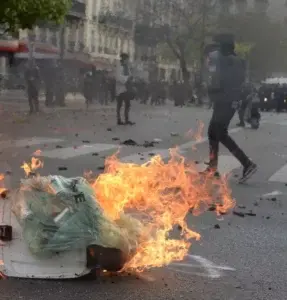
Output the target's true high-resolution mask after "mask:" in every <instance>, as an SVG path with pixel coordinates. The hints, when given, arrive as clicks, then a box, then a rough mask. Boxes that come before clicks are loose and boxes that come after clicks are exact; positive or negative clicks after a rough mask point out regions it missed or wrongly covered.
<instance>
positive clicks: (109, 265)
mask: <svg viewBox="0 0 287 300" xmlns="http://www.w3.org/2000/svg"><path fill="white" fill-rule="evenodd" d="M126 262H127V257H126V255H125V254H124V253H123V252H122V251H121V250H119V249H116V248H105V247H102V246H99V245H90V246H88V247H87V268H89V269H98V268H101V269H102V270H107V271H109V272H118V271H120V270H122V268H123V267H124V265H125V263H126Z"/></svg>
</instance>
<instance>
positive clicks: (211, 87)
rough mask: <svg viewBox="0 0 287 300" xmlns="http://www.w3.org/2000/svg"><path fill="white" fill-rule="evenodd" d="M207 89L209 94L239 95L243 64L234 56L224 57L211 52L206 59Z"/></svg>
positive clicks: (218, 53) (242, 81)
mask: <svg viewBox="0 0 287 300" xmlns="http://www.w3.org/2000/svg"><path fill="white" fill-rule="evenodd" d="M207 73H208V76H207V78H208V80H207V87H208V91H209V93H215V92H222V93H226V94H230V93H232V94H233V93H234V92H236V93H238V94H239V93H240V91H241V87H242V84H243V83H244V79H245V66H244V62H243V61H242V60H241V59H240V58H239V57H237V56H235V55H228V56H224V55H222V54H221V53H220V52H219V51H213V52H211V53H210V54H209V56H208V59H207Z"/></svg>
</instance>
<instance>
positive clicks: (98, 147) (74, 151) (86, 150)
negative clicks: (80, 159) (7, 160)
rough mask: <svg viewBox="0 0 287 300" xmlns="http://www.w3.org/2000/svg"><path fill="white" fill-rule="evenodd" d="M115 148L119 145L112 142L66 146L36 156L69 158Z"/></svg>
mask: <svg viewBox="0 0 287 300" xmlns="http://www.w3.org/2000/svg"><path fill="white" fill-rule="evenodd" d="M117 148H119V145H113V144H91V145H81V146H78V147H67V148H61V149H53V150H46V151H42V152H41V153H39V155H38V156H41V157H47V158H56V159H70V158H74V157H77V156H81V155H87V154H90V153H94V152H97V153H99V152H103V151H108V150H112V149H117Z"/></svg>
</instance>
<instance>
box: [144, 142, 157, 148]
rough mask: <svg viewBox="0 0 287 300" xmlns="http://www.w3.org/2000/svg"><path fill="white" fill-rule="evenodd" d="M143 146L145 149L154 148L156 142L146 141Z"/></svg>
mask: <svg viewBox="0 0 287 300" xmlns="http://www.w3.org/2000/svg"><path fill="white" fill-rule="evenodd" d="M142 146H143V147H144V148H153V147H154V142H148V141H145V142H144V143H143V145H142Z"/></svg>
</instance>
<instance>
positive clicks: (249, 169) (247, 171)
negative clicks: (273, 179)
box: [239, 163, 257, 183]
mask: <svg viewBox="0 0 287 300" xmlns="http://www.w3.org/2000/svg"><path fill="white" fill-rule="evenodd" d="M256 171H257V165H256V164H254V163H250V164H249V165H247V166H246V167H244V169H243V174H242V177H241V178H240V179H239V183H244V182H246V181H247V180H248V179H249V178H250V177H251V176H252V175H253V174H254V173H256Z"/></svg>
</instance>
